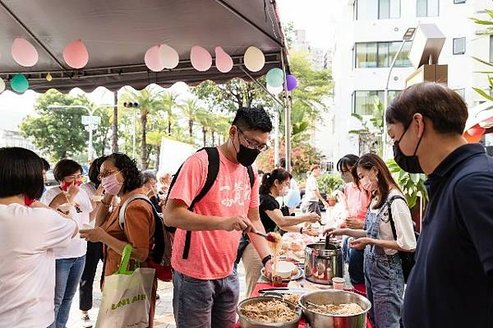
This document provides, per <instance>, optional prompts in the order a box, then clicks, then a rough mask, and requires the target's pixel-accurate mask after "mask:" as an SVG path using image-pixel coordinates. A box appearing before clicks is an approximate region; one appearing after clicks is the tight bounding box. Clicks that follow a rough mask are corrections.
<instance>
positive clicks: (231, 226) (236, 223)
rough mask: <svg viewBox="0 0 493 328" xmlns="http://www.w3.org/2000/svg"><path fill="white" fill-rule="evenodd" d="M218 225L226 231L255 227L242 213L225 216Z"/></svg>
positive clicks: (253, 229) (247, 230) (252, 229)
mask: <svg viewBox="0 0 493 328" xmlns="http://www.w3.org/2000/svg"><path fill="white" fill-rule="evenodd" d="M220 227H221V230H226V231H233V230H237V231H244V232H250V231H255V228H254V227H253V225H252V223H251V222H250V220H249V219H248V218H246V217H245V216H243V215H236V216H232V217H229V218H225V219H224V220H223V221H222V222H221V225H220Z"/></svg>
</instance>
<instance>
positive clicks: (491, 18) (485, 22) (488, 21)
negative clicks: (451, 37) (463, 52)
mask: <svg viewBox="0 0 493 328" xmlns="http://www.w3.org/2000/svg"><path fill="white" fill-rule="evenodd" d="M485 13H486V14H487V17H485V18H484V19H483V18H472V20H473V21H474V22H475V23H476V24H478V25H481V26H485V27H486V30H484V31H481V32H479V34H480V35H483V36H487V37H491V35H493V10H490V9H485ZM473 58H474V59H475V60H476V61H478V62H480V63H482V64H484V65H486V66H488V68H493V63H490V62H487V61H485V60H483V59H481V58H477V57H473ZM477 73H480V74H484V75H486V77H487V79H488V83H489V85H490V92H491V90H493V71H491V70H490V71H480V72H477ZM473 89H474V91H476V92H477V93H478V94H480V95H481V96H482V97H483V98H486V99H488V100H490V101H493V97H492V96H491V94H489V93H488V92H486V91H485V90H483V89H481V88H473Z"/></svg>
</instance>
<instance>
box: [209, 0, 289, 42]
mask: <svg viewBox="0 0 493 328" xmlns="http://www.w3.org/2000/svg"><path fill="white" fill-rule="evenodd" d="M216 2H217V3H218V4H220V5H221V6H223V7H224V8H226V9H227V10H229V11H230V12H231V13H233V14H234V15H235V16H237V17H238V18H240V19H241V20H243V21H245V22H246V23H247V24H249V25H251V26H252V27H254V28H255V29H257V30H258V31H259V32H261V33H262V34H263V35H265V36H266V37H268V38H269V39H271V40H272V41H274V42H275V43H277V45H279V46H280V47H281V48H284V44H283V43H282V42H279V40H277V39H276V38H273V37H272V36H271V35H270V34H269V33H267V32H265V31H264V30H263V29H261V28H260V26H258V25H257V24H255V23H254V22H252V21H251V20H250V19H248V18H247V17H245V16H244V15H242V14H241V13H239V12H238V11H237V10H236V9H235V8H233V7H232V6H231V5H229V4H228V3H226V2H224V1H223V0H216Z"/></svg>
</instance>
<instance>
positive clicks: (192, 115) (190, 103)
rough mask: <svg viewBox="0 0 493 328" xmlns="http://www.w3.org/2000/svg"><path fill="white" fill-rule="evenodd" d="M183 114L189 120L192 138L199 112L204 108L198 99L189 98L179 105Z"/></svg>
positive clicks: (189, 131) (189, 130)
mask: <svg viewBox="0 0 493 328" xmlns="http://www.w3.org/2000/svg"><path fill="white" fill-rule="evenodd" d="M178 107H179V108H180V109H181V111H182V114H183V117H184V118H185V119H186V120H187V122H188V133H189V135H190V138H193V125H194V123H195V122H197V121H198V120H199V115H200V114H199V113H200V111H201V110H202V108H201V107H200V105H199V103H198V101H197V99H193V98H191V99H187V100H186V101H185V102H184V103H182V104H180V105H179V106H178Z"/></svg>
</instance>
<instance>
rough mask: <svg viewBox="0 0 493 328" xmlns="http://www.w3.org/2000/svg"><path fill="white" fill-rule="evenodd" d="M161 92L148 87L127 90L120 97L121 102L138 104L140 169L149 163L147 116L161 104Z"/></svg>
mask: <svg viewBox="0 0 493 328" xmlns="http://www.w3.org/2000/svg"><path fill="white" fill-rule="evenodd" d="M160 93H161V91H160V90H159V89H158V88H157V87H155V86H148V87H146V88H145V89H142V90H141V91H137V90H133V89H128V91H127V92H126V93H125V94H124V95H122V101H128V102H136V103H138V108H139V113H140V123H141V126H142V132H141V133H142V134H141V139H142V140H141V154H140V160H141V168H142V169H143V170H145V169H147V166H148V162H149V154H148V151H147V121H148V115H150V114H153V113H156V112H157V111H158V109H159V108H161V106H162V104H161V101H160V97H161V96H160Z"/></svg>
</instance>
